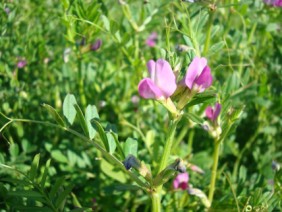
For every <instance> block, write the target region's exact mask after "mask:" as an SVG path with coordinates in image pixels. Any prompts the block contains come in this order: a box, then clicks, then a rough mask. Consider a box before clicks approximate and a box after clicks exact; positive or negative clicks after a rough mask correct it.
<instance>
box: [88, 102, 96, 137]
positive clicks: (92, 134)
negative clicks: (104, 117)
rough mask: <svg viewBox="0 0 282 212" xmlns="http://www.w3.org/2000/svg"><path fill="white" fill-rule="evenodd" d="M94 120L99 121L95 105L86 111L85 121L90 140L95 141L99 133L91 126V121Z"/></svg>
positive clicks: (89, 106)
mask: <svg viewBox="0 0 282 212" xmlns="http://www.w3.org/2000/svg"><path fill="white" fill-rule="evenodd" d="M94 118H98V119H99V115H98V112H97V108H96V106H95V105H88V106H87V108H86V111H85V120H86V124H87V128H88V132H89V138H90V139H93V138H94V137H95V135H96V133H97V132H96V130H95V129H94V127H92V125H91V120H92V119H94Z"/></svg>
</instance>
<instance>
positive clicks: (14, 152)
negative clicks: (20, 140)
mask: <svg viewBox="0 0 282 212" xmlns="http://www.w3.org/2000/svg"><path fill="white" fill-rule="evenodd" d="M9 152H10V154H11V156H12V157H17V156H18V155H19V146H18V144H16V143H13V144H11V145H10V148H9Z"/></svg>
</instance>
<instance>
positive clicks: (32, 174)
mask: <svg viewBox="0 0 282 212" xmlns="http://www.w3.org/2000/svg"><path fill="white" fill-rule="evenodd" d="M39 160H40V153H39V154H37V155H35V157H34V159H33V161H32V164H31V168H30V171H29V178H30V180H31V181H34V179H35V177H36V173H37V169H38V165H39Z"/></svg>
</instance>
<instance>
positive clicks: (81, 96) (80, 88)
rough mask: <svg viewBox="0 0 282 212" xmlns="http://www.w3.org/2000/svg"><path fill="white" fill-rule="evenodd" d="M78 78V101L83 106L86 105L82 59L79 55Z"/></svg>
mask: <svg viewBox="0 0 282 212" xmlns="http://www.w3.org/2000/svg"><path fill="white" fill-rule="evenodd" d="M77 62H78V64H77V66H78V78H79V82H78V83H79V84H78V86H79V87H78V90H79V95H80V101H81V104H82V105H83V106H86V97H85V93H84V82H83V73H82V61H81V55H79V56H78V61H77Z"/></svg>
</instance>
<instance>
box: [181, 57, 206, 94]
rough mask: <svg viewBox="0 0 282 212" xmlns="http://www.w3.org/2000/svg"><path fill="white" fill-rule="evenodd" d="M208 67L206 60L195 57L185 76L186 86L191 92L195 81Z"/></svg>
mask: <svg viewBox="0 0 282 212" xmlns="http://www.w3.org/2000/svg"><path fill="white" fill-rule="evenodd" d="M206 65H207V59H206V58H204V57H203V58H199V57H195V58H194V59H193V61H192V62H191V64H190V65H189V67H188V70H187V72H186V76H185V84H186V86H187V87H188V88H189V89H190V90H191V89H192V87H193V84H194V81H195V79H196V78H197V77H198V76H199V75H200V74H201V73H202V71H203V69H204V67H205V66H206Z"/></svg>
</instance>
